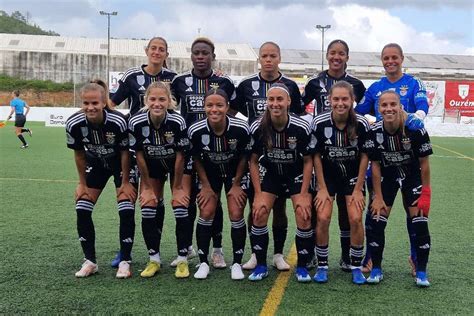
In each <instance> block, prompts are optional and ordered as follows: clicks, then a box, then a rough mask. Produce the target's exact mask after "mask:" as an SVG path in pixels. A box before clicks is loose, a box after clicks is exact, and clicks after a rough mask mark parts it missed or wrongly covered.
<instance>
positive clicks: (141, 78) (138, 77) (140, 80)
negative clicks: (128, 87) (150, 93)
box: [137, 75, 145, 86]
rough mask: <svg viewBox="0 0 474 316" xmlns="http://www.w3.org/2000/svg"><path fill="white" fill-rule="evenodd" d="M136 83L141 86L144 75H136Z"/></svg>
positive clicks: (143, 82)
mask: <svg viewBox="0 0 474 316" xmlns="http://www.w3.org/2000/svg"><path fill="white" fill-rule="evenodd" d="M137 83H138V84H139V85H140V86H143V85H144V84H145V76H144V75H138V76H137Z"/></svg>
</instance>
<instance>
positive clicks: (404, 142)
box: [402, 138, 411, 150]
mask: <svg viewBox="0 0 474 316" xmlns="http://www.w3.org/2000/svg"><path fill="white" fill-rule="evenodd" d="M402 146H403V149H405V150H410V149H411V140H410V138H402Z"/></svg>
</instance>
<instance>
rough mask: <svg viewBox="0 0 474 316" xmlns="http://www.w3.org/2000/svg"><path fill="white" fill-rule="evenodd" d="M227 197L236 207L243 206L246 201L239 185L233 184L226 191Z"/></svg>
mask: <svg viewBox="0 0 474 316" xmlns="http://www.w3.org/2000/svg"><path fill="white" fill-rule="evenodd" d="M227 199H232V200H233V201H234V202H235V204H237V206H238V207H240V208H243V207H245V203H246V202H247V194H245V192H244V190H242V188H241V187H240V185H233V186H232V187H231V188H230V190H229V193H227Z"/></svg>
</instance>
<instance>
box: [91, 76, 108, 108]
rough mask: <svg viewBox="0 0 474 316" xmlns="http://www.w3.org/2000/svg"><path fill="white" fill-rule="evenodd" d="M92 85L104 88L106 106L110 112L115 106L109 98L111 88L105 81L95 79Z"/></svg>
mask: <svg viewBox="0 0 474 316" xmlns="http://www.w3.org/2000/svg"><path fill="white" fill-rule="evenodd" d="M90 83H97V84H98V85H99V86H101V87H102V88H104V91H105V105H106V107H107V108H108V109H109V110H111V109H113V108H114V106H113V104H112V101H111V100H110V98H109V87H108V86H107V84H106V83H105V81H104V80H102V79H93V80H91V81H90Z"/></svg>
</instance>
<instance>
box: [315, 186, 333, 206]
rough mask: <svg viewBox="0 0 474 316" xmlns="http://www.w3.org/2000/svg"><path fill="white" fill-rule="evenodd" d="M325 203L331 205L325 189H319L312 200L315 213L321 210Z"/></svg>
mask: <svg viewBox="0 0 474 316" xmlns="http://www.w3.org/2000/svg"><path fill="white" fill-rule="evenodd" d="M326 203H331V196H330V195H329V192H328V190H327V189H319V191H318V193H316V198H315V199H314V206H315V207H316V211H319V210H322V209H323V208H324V205H326Z"/></svg>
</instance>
